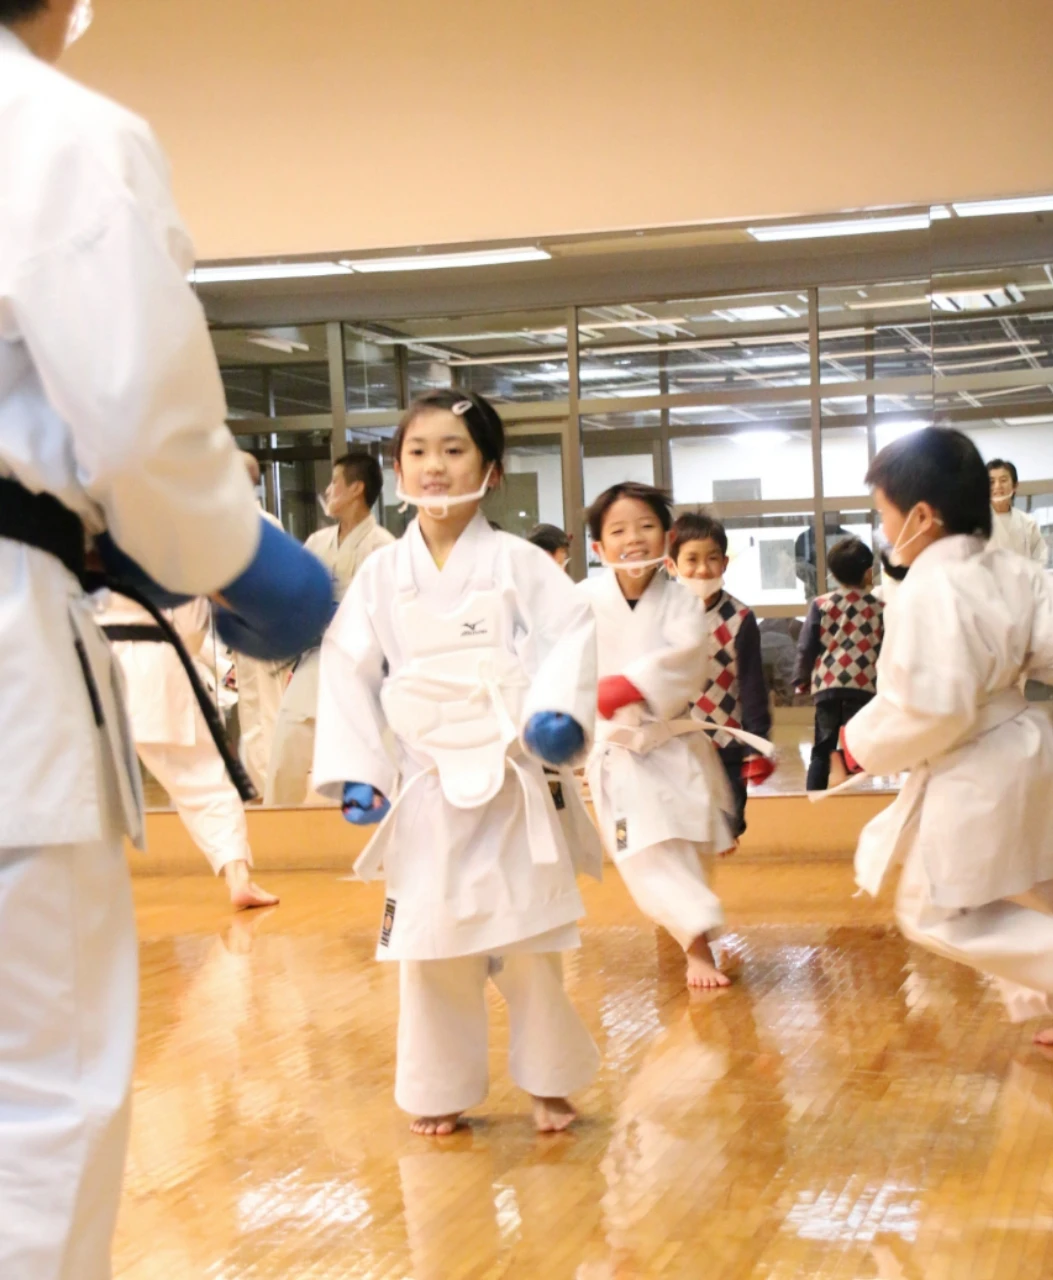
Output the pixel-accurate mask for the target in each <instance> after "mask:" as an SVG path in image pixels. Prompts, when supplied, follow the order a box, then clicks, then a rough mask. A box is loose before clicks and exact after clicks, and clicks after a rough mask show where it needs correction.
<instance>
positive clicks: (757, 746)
mask: <svg viewBox="0 0 1053 1280" xmlns="http://www.w3.org/2000/svg"><path fill="white" fill-rule="evenodd" d="M689 733H726V734H729V735H730V736H731V737H732V738H736V739H737V740H738V741H739V742H742V743H744V744H745V745H746V746H748V747H751V748H752V749H753V750H754V751H756V752H757V754H758V755H761V756H764V757H765V759H767V760H771V759H773V758H774V756H775V747H774V745H773V744H772V743H771V742H769V741H768V739H767V738H759V737H758V736H757V735H756V734H755V733H747V732H746V730H745V729H732V728H730V727H729V726H728V725H722V724H708V723H706V721H704V720H695V719H689V720H652V721H650V722H649V723H648V724H642V725H639V726H637V727H636V728H633V727H631V726H629V725H622V724H614V723H613V722H611V721H609V720H608V721H606V722H603V723H601V724H599V725H598V726H597V729H596V737H597V741H598V742H599V743H601V744H602V745H604V746H612V747H624V748H625V749H626V750H627V751H632V752H634V753H635V754H636V755H638V756H646V755H648V754H650V752H652V751H654V750H655V748H656V747H661V746H663V745H664V744H665V743H667V742H669V741H671V740H672V739H673V738H682V737H685V736H686V735H687V734H689Z"/></svg>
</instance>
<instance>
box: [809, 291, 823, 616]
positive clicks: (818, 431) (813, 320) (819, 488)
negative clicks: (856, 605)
mask: <svg viewBox="0 0 1053 1280" xmlns="http://www.w3.org/2000/svg"><path fill="white" fill-rule="evenodd" d="M808 367H809V371H810V373H811V379H810V381H811V394H812V486H813V489H814V493H813V498H812V511H813V519H814V520H815V590H816V594H817V595H821V594H822V593H823V592H824V591H825V590H826V517H825V515H824V513H823V403H822V398H821V387H820V385H819V290H818V289H815V288H812V289H809V290H808Z"/></svg>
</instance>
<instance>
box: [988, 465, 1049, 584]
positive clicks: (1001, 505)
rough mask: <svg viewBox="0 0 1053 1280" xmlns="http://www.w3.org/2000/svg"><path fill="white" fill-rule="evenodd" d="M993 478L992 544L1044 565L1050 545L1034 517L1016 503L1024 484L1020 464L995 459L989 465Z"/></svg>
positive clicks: (990, 474)
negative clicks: (1014, 503) (1017, 494)
mask: <svg viewBox="0 0 1053 1280" xmlns="http://www.w3.org/2000/svg"><path fill="white" fill-rule="evenodd" d="M987 474H988V475H989V476H990V478H991V508H992V510H993V512H994V519H993V520H992V522H991V546H992V547H1004V548H1005V549H1006V550H1008V551H1015V552H1016V553H1017V555H1021V556H1027V558H1028V559H1029V560H1034V562H1035V563H1036V564H1040V565H1042V567H1043V568H1045V567H1046V564H1047V563H1048V561H1049V548H1048V547H1047V546H1046V540H1045V538H1043V536H1042V530H1041V529H1040V528H1039V527H1038V521H1037V520H1036V519H1035V518H1034V516H1029V515H1028V514H1027V512H1026V511H1021V510H1020V508H1019V507H1015V506H1014V505H1013V499H1014V498H1015V497H1016V487H1017V485H1018V484H1019V483H1020V482H1019V479H1018V477H1017V472H1016V467H1015V466H1014V464H1013V463H1012V462H1009V461H1008V460H1006V459H1004V458H992V459H991V461H990V462H989V463H988V464H987Z"/></svg>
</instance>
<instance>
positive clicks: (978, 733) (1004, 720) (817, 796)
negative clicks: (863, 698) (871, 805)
mask: <svg viewBox="0 0 1053 1280" xmlns="http://www.w3.org/2000/svg"><path fill="white" fill-rule="evenodd" d="M1027 709H1028V702H1027V699H1026V698H1025V697H1024V695H1023V694H1022V693H1021V692H1020V690H1019V689H1016V688H1011V689H1003V690H1002V692H1001V693H997V694H995V696H994V697H993V698H991V699H990V701H988V702H985V703H984V704H983V706H982V707H981V708H980V711H979V714H978V715H977V717H976V723H975V724H974V725H973V726H972V728H971V729H970V730H969V732H968V734H967V735H966V736H965V737H964V738H962V739H961V740H960V741H958V742H956V743H954V745H953V747H950V748H948V750H952V751H953V750H957V749H958V747H964V746H965V745H966V743H969V742H975V741H976V740H977V739H978V738H982V737H983V736H984V734H985V733H990V732H991V730H992V729H997V728H998V727H999V726H1000V725H1003V724H1008V723H1009V721H1010V720H1015V719H1016V717H1017V716H1018V715H1020V714H1021V712H1024V711H1026V710H1027ZM873 779H874V775H873V774H871V773H866V772H863V773H854V774H853V775H852V776H851V777H850V778H849V779H848V781H847V782H842V783H841V784H840V785H839V786H836V787H831V788H830V789H829V790H828V791H809V792H808V799H809V800H810V801H811V802H812V804H820V803H821V802H822V801H823V800H827V799H829V798H830V796H838V795H842V794H844V792H846V791H853V790H855V788H856V787H861V786H862V785H863V784H864V783H867V782H872V781H873Z"/></svg>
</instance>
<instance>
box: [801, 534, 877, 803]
mask: <svg viewBox="0 0 1053 1280" xmlns="http://www.w3.org/2000/svg"><path fill="white" fill-rule="evenodd" d="M827 565H828V566H829V569H830V572H831V573H832V574H833V575H834V577H835V578H836V579H837V581H838V583H839V584H840V590H838V591H830V592H828V593H827V594H826V595H822V596H816V598H815V599H814V600H813V601H812V603H811V605H810V606H809V608H808V616H807V618H805V621H804V629H803V630H802V631H801V637H800V639H799V640H798V642H797V665H796V667H795V668H794V672H793V683H794V688H795V689H796V690H797V692H798V693H807V692H808V690H809V688H810V689H811V691H812V701H813V702H814V703H815V745H814V746H813V747H812V759H811V762H810V764H809V765H808V783H807V786H808V790H809V791H825V790H826V788H827V787H828V786H829V785H830V782H831V770H833V783H834V785H835V786H837V785H838V784H839V783H841V782H843V781H844V780H845V776H846V774H845V768H844V765H843V763H842V761H841V756H840V753H839V752H838V749H837V748H838V743H839V742H840V740H841V730H842V729H843V728H844V727H845V725H846V724H848V722H849V720H851V719H852V717H853V716H854V715H855V714H856V713H857V712H858V711H862V709H863V708H864V707H865V706H866V705H867V703H868V702H870V700H871V699H872V698H873V696H874V694H875V692H876V691H877V660H878V654H879V653H880V652H881V641H882V637H883V635H884V617H883V615H884V608H885V606H884V605H883V604H882V602H881V601H880V600H879V599H878V598H877V596H875V595H874V594H873V586H874V553H873V552H872V551H871V550H870V548H869V547H868V546H867V544H866V543H865V542H863V541H861V540H860V539H859V538H842V540H841V541H840V542H838V543H837V544H836V545H835V546H833V547H831V548H830V555H829V557H828V559H827Z"/></svg>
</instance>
